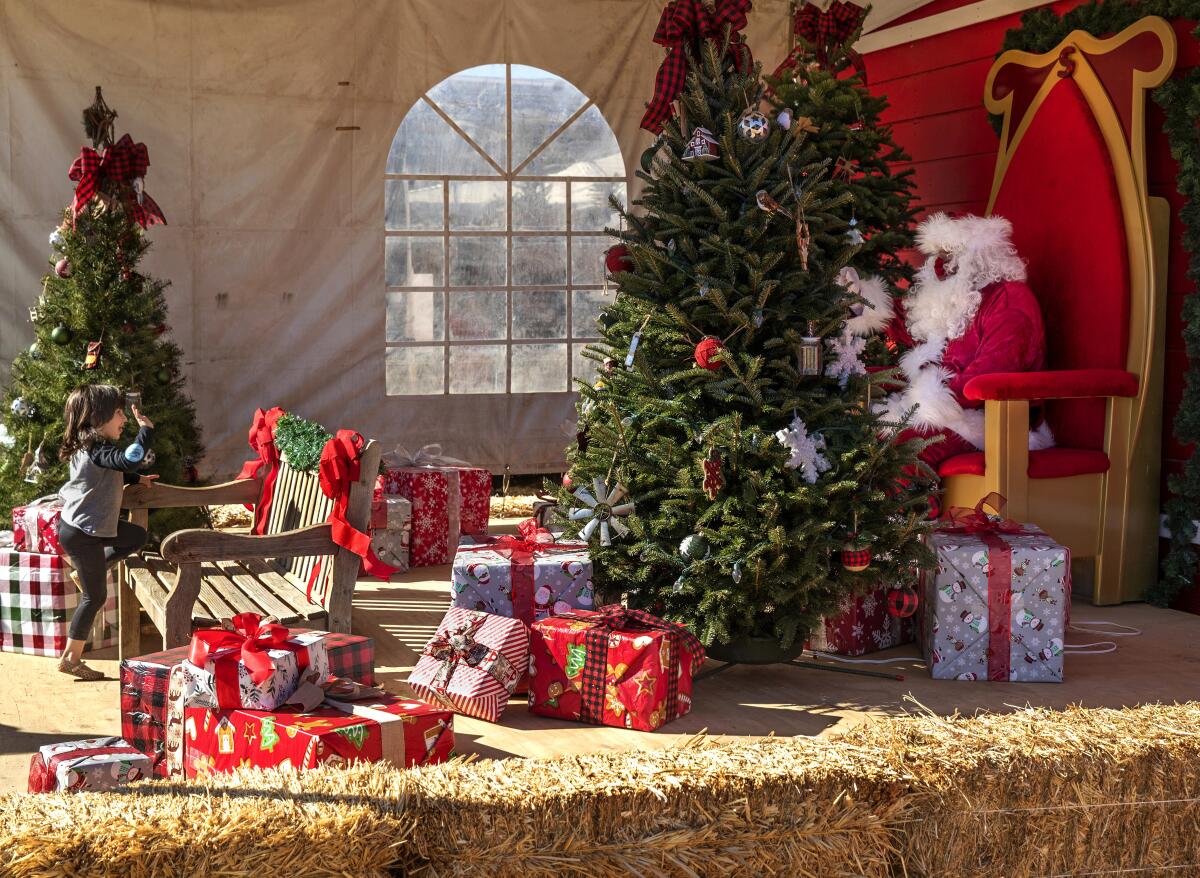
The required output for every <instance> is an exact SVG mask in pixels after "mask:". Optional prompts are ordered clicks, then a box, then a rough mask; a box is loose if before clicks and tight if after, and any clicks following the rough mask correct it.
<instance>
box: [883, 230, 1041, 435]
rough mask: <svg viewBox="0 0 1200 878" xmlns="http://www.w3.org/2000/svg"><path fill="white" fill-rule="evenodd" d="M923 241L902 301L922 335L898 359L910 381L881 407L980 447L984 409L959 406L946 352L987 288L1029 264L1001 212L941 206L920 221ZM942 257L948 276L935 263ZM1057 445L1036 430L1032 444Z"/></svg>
mask: <svg viewBox="0 0 1200 878" xmlns="http://www.w3.org/2000/svg"><path fill="white" fill-rule="evenodd" d="M917 247H918V249H920V251H921V252H922V253H924V254H925V255H926V257H927V258H926V260H925V264H924V265H922V266H921V268H920V269H919V270H918V271H917V274H916V278H915V280H914V283H913V287H912V291H911V292H910V293H909V295H908V297H907V298H906V299H905V303H904V310H905V323H906V325H907V327H908V332H909V335H911V336H912V338H913V340H914V341H916V342H917V344H916V346H915V347H913V348H912V349H911V350H909V351H908V352H907V353H905V354H904V355H903V356H902V357H901V358H900V371H902V372H903V373H904V375H905V376H906V377H907V378H908V386H907V387H906V388H905V389H904V390H903V391H902V392H900V393H894V394H892V395H891V396H889V397H888V398H887V400H886V401H885V402H884V403H883V404H882V406H881V407H882V409H883V411H884V416H885V418H887V419H888V420H890V421H893V422H896V421H898V420H899V419H900V418H901V417H902V416H903V415H904V414H906V413H907V412H909V411H912V418H911V420H910V421H909V425H910V426H912V427H915V428H916V429H917V430H919V431H921V432H926V433H928V432H932V431H935V430H941V429H950V430H953V431H954V432H955V433H958V434H959V435H960V436H962V437H963V438H964V439H966V440H967V441H968V442H970V443H971V444H972V445H974V446H975V447H976V448H982V447H983V411H982V410H980V409H964V408H963V407H962V406H961V405H959V403H958V400H957V399H956V398H955V396H954V393H953V391H951V390H950V387H949V384H948V382H949V380H950V378H951V377H952V376H951V373H950V372H949V371H948V370H947V369H946V368H945V367H944V366H943V365H942V354H943V353H944V352H945V350H946V344H947V342H949V341H952V340H953V339H956V338H958V337H959V336H960V335H962V334H963V333H964V332H966V330H967V327H968V326H970V325H971V321H972V320H974V319H975V312H976V311H978V310H979V303H980V301H981V300H982V297H983V289H984V287H986V286H988V285H989V284H994V283H998V282H1000V281H1024V280H1025V263H1024V262H1023V261H1022V260H1021V257H1020V256H1018V255H1017V251H1016V248H1015V247H1013V244H1012V223H1010V222H1009V221H1008V220H1007V219H1005V218H1004V217H1000V216H990V217H982V216H964V217H959V218H952V217H950V216H948V215H946V214H944V213H935V214H933V215H931V216H930V217H929V218H928V219H926V220H925V221H924V222H923V223H921V225H920V226H918V227H917ZM939 259H940V260H942V274H943V276H942V277H938V272H937V268H936V266H937V261H938V260H939ZM1053 444H1054V437H1053V436H1052V435H1051V433H1050V430H1049V427H1047V426H1046V425H1045V424H1042V425H1041V426H1040V427H1039V428H1038V429H1037V430H1035V431H1033V432H1032V433H1030V436H1029V447H1030V448H1033V449H1038V448H1049V447H1050V446H1051V445H1053Z"/></svg>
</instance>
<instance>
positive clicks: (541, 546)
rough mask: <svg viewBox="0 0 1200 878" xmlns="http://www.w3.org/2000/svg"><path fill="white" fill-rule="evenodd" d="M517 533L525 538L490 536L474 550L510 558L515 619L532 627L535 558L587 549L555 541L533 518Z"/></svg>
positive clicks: (525, 522) (522, 523)
mask: <svg viewBox="0 0 1200 878" xmlns="http://www.w3.org/2000/svg"><path fill="white" fill-rule="evenodd" d="M531 525H532V527H531ZM517 530H519V531H521V537H513V536H508V535H505V536H500V537H487V538H486V539H485V540H484V541H483V542H480V543H479V544H478V545H474V546H471V547H470V549H471V550H472V551H475V550H479V549H487V550H489V551H492V552H497V553H499V554H502V555H507V556H508V560H509V562H510V563H511V565H512V605H513V618H515V619H520V620H521V621H522V622H524V623H525V624H526V625H532V624H533V616H534V604H535V597H536V591H537V590H536V589H535V588H534V576H533V559H534V556H535V555H536V554H550V553H553V552H578V551H579V550H580V549H581V548H583V547H582V546H581V545H580V544H579V543H556V542H554V537H553V536H552V535H551V534H550V531H548V530H546V528H544V527H542V528H539V527H538V526H537V522H536V521H535V520H534V519H532V518H529V519H526V520H525V521H523V522H521V523H520V524H519V525H517Z"/></svg>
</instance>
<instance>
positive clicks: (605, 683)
mask: <svg viewBox="0 0 1200 878" xmlns="http://www.w3.org/2000/svg"><path fill="white" fill-rule="evenodd" d="M703 661H704V647H703V646H701V645H700V641H699V640H697V639H696V637H695V636H694V635H693V634H692V633H691V632H690V631H688V630H687V629H686V628H684V627H683V626H682V625H677V624H675V623H674V622H667V621H665V620H663V619H659V618H658V617H657V616H652V615H651V614H649V613H646V612H643V611H641V610H628V609H625V608H624V607H621V606H620V605H617V604H613V605H610V606H607V607H601V608H600V609H599V610H596V611H588V610H574V611H572V612H569V613H565V614H563V615H561V616H552V617H550V618H548V619H541V620H539V621H537V622H534V624H533V627H532V629H531V631H530V638H529V710H530V712H531V713H537V714H541V715H542V716H553V717H559V718H560V719H570V720H577V721H579V722H586V723H593V724H596V725H605V726H616V727H617V728H625V729H641V730H642V731H647V732H652V731H654V730H655V729H657V728H659V727H660V726H662V725H664V724H665V723H669V722H670V721H671V720H673V719H677V718H678V717H681V716H683V715H685V714H686V713H688V711H690V710H691V708H692V675H693V674H694V673H695V672H696V670H698V669H699V667H700V665H701V663H702V662H703Z"/></svg>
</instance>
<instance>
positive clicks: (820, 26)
mask: <svg viewBox="0 0 1200 878" xmlns="http://www.w3.org/2000/svg"><path fill="white" fill-rule="evenodd" d="M866 15H867V10H865V9H863V8H862V7H861V6H856V5H855V4H853V3H850V2H849V0H834V2H833V3H832V5H830V7H829V8H828V9H827V10H825V11H824V12H822V11H821V10H820V9H819V8H817V7H816V6H814V5H813V4H812V3H805V4H804V5H803V6H802V7H800V9H798V10H797V11H796V16H795V18H794V19H793V20H792V33H794V34H795V35H796V36H798V37H799V38H800V39H801V40H803V41H804V42H803V43H802V44H801V45H798V46H796V48H794V49H792V51H791V53H790V54H789V55H788V57H787V58H785V59H784V61H783V63H782V64H780V65H779V67H778V68H776V70H775V76H776V77H778V76H779V75H780V74H781V73H782V72H783V71H784V70H786V69H788V68H790V67H795V66H796V64H797V63H799V60H800V57H801V56H802V55H805V54H808V53H809V52H811V53H812V55H813V56H814V57H815V58H816V61H817V63H818V64H820V65H822V66H824V65H827V64H828V63H829V57H830V55H832V54H833V53H834V51H835V50H837V49H839V48H841V47H842V46H844V45H845V44H846V42H847V41H848V40H849V39H850V38H851V37H852V36H854V32H855V31H856V30H858V28H859V25H861V24H862V22H863V19H864V18H866ZM846 57H847V58H849V59H850V63H851V64H853V65H854V69H855V70H857V71H858V74H859V76H860V78H861V79H862V81H863V83H864V84H865V83H866V81H867V64H866V62H865V61H864V60H863V57H862V55H860V54H859V53H858V52H856V51H854V50H853V49H850V48H847V49H846Z"/></svg>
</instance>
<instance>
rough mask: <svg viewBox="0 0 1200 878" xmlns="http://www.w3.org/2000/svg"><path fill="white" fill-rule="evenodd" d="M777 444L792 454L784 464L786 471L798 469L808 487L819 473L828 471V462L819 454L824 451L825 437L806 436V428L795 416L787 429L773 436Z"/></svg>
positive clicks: (818, 435)
mask: <svg viewBox="0 0 1200 878" xmlns="http://www.w3.org/2000/svg"><path fill="white" fill-rule="evenodd" d="M775 438H776V439H778V440H779V444H780V445H782V446H783V447H784V448H786V449H787V450H788V451H790V452H791V453H792V456H791V457H790V458H788V462H787V463H785V464H784V466H786V467H787V468H788V469H799V470H800V474H801V475H802V476H803V477H804V481H806V482H808V483H809V484H810V485H812V484H814V483H815V482H816V481H817V476H818V475H819V474H820V473H823V472H825V471H826V470H827V469H829V461H828V460H826V459H825V455H823V454H822V453H821V452H822V451H824V450H825V437H824V436H821V435H820V434H816V435H813V436H809V435H808V427H807V425H805V423H804V421H802V420H800V417H799V416H798V415H797V416H796V417H794V418H792V423H791V424H790V425H788V427H787V429H785V430H780V431H779V432H777V433H776V434H775Z"/></svg>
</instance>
